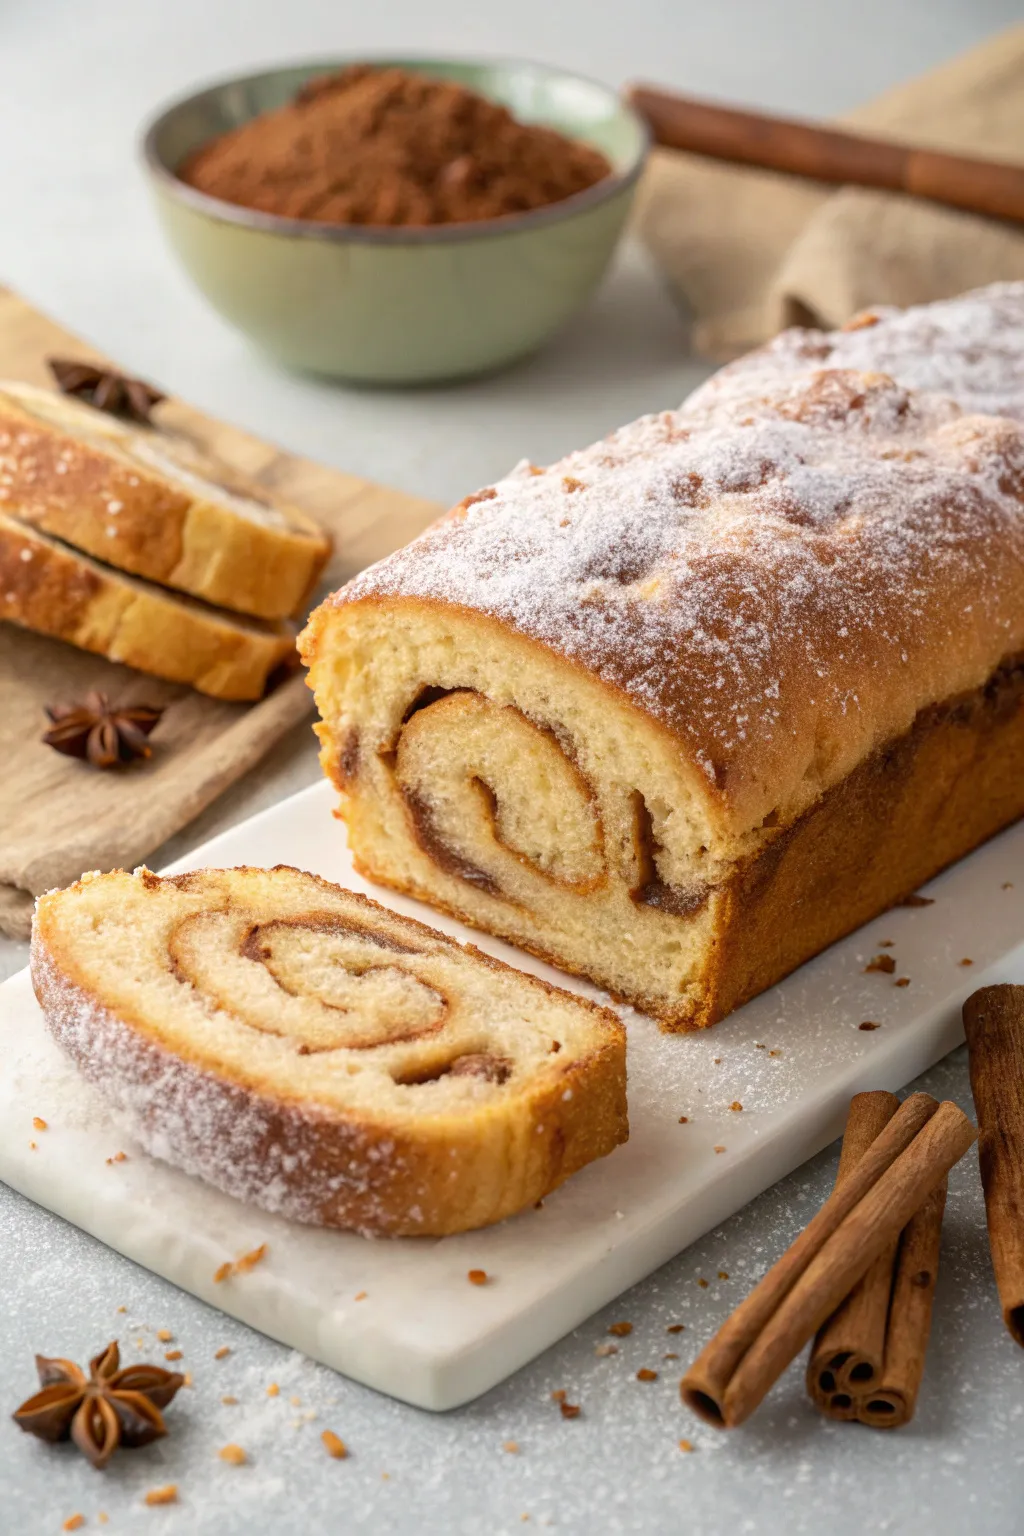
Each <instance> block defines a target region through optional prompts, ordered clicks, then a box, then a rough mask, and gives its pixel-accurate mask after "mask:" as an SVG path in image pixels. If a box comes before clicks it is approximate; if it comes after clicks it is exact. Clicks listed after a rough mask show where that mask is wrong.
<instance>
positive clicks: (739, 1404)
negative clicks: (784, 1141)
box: [680, 1093, 977, 1429]
mask: <svg viewBox="0 0 1024 1536" xmlns="http://www.w3.org/2000/svg"><path fill="white" fill-rule="evenodd" d="M976 1135H977V1132H976V1131H975V1129H974V1127H973V1125H971V1123H970V1121H969V1120H968V1119H967V1117H966V1115H964V1114H963V1113H962V1111H961V1110H959V1109H958V1108H957V1106H956V1105H955V1104H953V1103H950V1102H948V1101H947V1102H945V1103H943V1104H940V1105H936V1103H935V1100H934V1099H932V1098H930V1097H929V1096H928V1095H927V1094H923V1093H915V1094H912V1095H911V1097H910V1098H909V1099H907V1100H906V1101H905V1102H904V1103H903V1104H902V1105H901V1106H900V1108H899V1110H898V1111H897V1112H896V1114H894V1115H893V1117H892V1119H891V1120H890V1121H889V1123H888V1124H887V1125H886V1126H885V1127H884V1129H883V1130H882V1131H881V1133H880V1134H879V1135H878V1136H877V1137H876V1138H875V1140H874V1141H873V1142H872V1143H871V1145H870V1146H869V1148H868V1150H867V1151H866V1152H865V1154H864V1155H863V1157H861V1159H860V1161H859V1162H857V1163H856V1165H855V1166H854V1167H853V1168H852V1169H851V1171H850V1173H849V1175H848V1176H847V1177H846V1178H844V1179H843V1181H842V1183H841V1184H839V1185H838V1186H837V1187H836V1189H835V1190H834V1191H833V1192H832V1194H831V1195H830V1197H829V1199H828V1200H826V1202H825V1204H824V1205H823V1206H822V1208H821V1210H820V1211H819V1212H818V1213H817V1215H816V1216H814V1217H812V1219H811V1221H810V1222H809V1223H808V1225H807V1227H806V1228H805V1229H804V1231H803V1232H802V1233H801V1234H800V1236H799V1237H798V1238H797V1239H796V1242H795V1243H793V1245H792V1246H791V1247H790V1249H789V1250H788V1252H786V1253H785V1254H783V1256H782V1258H781V1259H780V1260H779V1261H778V1263H777V1264H775V1265H774V1267H773V1268H772V1269H770V1270H769V1271H768V1273H767V1275H765V1276H764V1278H763V1279H762V1280H761V1281H760V1282H759V1283H758V1284H757V1285H756V1286H755V1287H754V1289H753V1291H752V1292H751V1293H750V1295H749V1296H748V1297H747V1299H746V1301H744V1302H742V1303H741V1304H740V1306H739V1307H737V1309H736V1311H735V1312H734V1313H733V1314H732V1316H731V1317H729V1318H727V1319H726V1321H725V1323H724V1324H723V1326H722V1327H721V1328H720V1329H719V1331H718V1333H717V1334H716V1335H715V1337H714V1338H713V1339H712V1340H711V1342H710V1343H709V1344H708V1345H707V1346H706V1348H705V1349H704V1350H703V1352H702V1354H701V1355H700V1357H699V1358H698V1359H697V1360H696V1361H695V1363H694V1365H693V1366H691V1368H690V1370H689V1371H688V1372H687V1374H686V1376H684V1378H683V1380H682V1382H681V1384H680V1390H681V1393H682V1397H683V1401H684V1402H685V1403H686V1404H687V1406H688V1407H690V1408H692V1409H693V1411H694V1412H695V1413H697V1414H699V1415H700V1416H701V1417H702V1418H704V1419H706V1420H707V1422H708V1423H710V1424H714V1425H716V1426H717V1427H719V1428H728V1429H731V1428H733V1427H734V1426H735V1425H737V1424H742V1423H743V1421H744V1419H746V1418H747V1417H748V1416H749V1415H750V1414H751V1413H752V1412H753V1411H754V1409H755V1408H756V1407H757V1405H758V1403H760V1402H761V1400H762V1398H763V1397H764V1396H765V1394H766V1392H767V1391H768V1390H769V1388H770V1387H771V1386H772V1384H773V1383H774V1382H775V1381H776V1380H777V1379H778V1377H779V1376H780V1375H781V1374H782V1372H783V1371H784V1370H785V1369H786V1366H787V1365H789V1364H790V1362H791V1361H792V1360H793V1359H795V1357H796V1355H797V1354H798V1353H799V1352H800V1350H801V1349H802V1348H803V1346H804V1345H805V1344H806V1343H807V1342H808V1340H809V1339H810V1338H811V1337H812V1336H813V1334H814V1333H815V1331H816V1330H817V1329H818V1328H819V1327H820V1326H821V1324H822V1323H823V1322H824V1321H825V1319H826V1318H827V1317H829V1316H830V1315H831V1314H832V1313H833V1312H834V1311H835V1309H836V1307H837V1306H838V1305H839V1303H840V1302H841V1301H842V1300H843V1298H844V1297H845V1296H847V1295H849V1293H850V1291H851V1290H852V1289H853V1287H854V1286H855V1285H856V1284H857V1282H858V1281H859V1280H860V1279H861V1277H862V1276H863V1275H864V1274H865V1273H866V1271H867V1270H868V1269H869V1268H870V1266H871V1264H872V1263H873V1262H874V1260H875V1259H876V1258H878V1256H879V1255H880V1254H881V1253H883V1252H884V1251H885V1249H886V1248H887V1247H888V1246H889V1245H890V1244H891V1243H892V1241H893V1239H894V1238H895V1237H896V1236H897V1234H898V1233H899V1232H900V1231H901V1230H902V1229H903V1227H904V1226H906V1224H907V1222H908V1221H909V1220H910V1217H911V1216H912V1215H913V1214H914V1212H915V1211H916V1210H918V1209H919V1207H920V1206H921V1205H922V1204H923V1203H924V1201H925V1200H926V1198H927V1197H928V1195H930V1194H931V1192H932V1191H933V1190H934V1189H936V1188H937V1187H938V1185H939V1184H941V1182H942V1180H943V1179H944V1178H945V1176H946V1174H947V1173H948V1172H949V1169H950V1168H952V1166H953V1165H954V1163H956V1162H958V1161H959V1159H960V1158H961V1157H962V1156H963V1154H964V1153H965V1152H966V1151H967V1148H968V1147H969V1146H970V1145H971V1144H972V1142H973V1141H974V1140H975V1138H976Z"/></svg>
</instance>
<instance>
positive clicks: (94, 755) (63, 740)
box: [43, 689, 163, 768]
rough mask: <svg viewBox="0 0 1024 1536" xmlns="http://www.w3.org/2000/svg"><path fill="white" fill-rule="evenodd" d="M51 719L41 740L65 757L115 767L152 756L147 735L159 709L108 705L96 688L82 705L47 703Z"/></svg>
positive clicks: (158, 714)
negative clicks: (138, 758) (137, 758)
mask: <svg viewBox="0 0 1024 1536" xmlns="http://www.w3.org/2000/svg"><path fill="white" fill-rule="evenodd" d="M46 713H47V715H48V716H49V718H50V720H51V721H52V722H53V723H52V725H51V726H50V729H49V730H48V731H44V732H43V740H44V742H45V743H46V745H47V746H48V747H53V749H54V751H55V752H63V753H64V755H65V756H66V757H81V758H85V759H86V761H87V762H90V763H91V764H92V765H93V767H94V768H115V767H117V766H119V765H120V764H122V763H130V762H131V761H132V759H133V758H136V757H152V755H153V749H152V747H151V746H150V745H149V742H148V741H147V739H146V738H147V737H148V736H149V734H150V732H151V731H152V730H153V728H154V726H156V725H157V724H158V722H159V720H160V717H161V715H162V714H163V710H162V709H157V708H156V707H155V706H154V705H151V704H124V705H113V706H112V705H111V703H110V700H109V699H108V698H107V696H106V694H105V693H100V692H98V691H97V690H96V689H92V690H91V692H89V693H87V694H86V696H85V701H84V703H82V704H47V706H46Z"/></svg>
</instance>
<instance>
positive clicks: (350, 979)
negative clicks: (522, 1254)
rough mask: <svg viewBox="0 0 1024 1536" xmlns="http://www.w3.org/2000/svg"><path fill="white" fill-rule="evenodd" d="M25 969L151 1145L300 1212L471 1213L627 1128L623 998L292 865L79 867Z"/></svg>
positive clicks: (453, 1225) (334, 1222)
mask: <svg viewBox="0 0 1024 1536" xmlns="http://www.w3.org/2000/svg"><path fill="white" fill-rule="evenodd" d="M32 977H33V983H34V986H35V990H36V996H37V997H38V999H39V1002H40V1004H41V1006H42V1008H43V1011H44V1012H45V1014H46V1017H47V1022H48V1024H49V1028H50V1030H51V1032H52V1034H53V1035H54V1037H55V1038H56V1040H57V1041H58V1042H59V1044H60V1045H61V1046H62V1047H63V1048H64V1049H65V1050H66V1051H67V1052H68V1054H69V1055H70V1056H71V1057H72V1059H73V1060H74V1061H75V1063H76V1064H77V1066H78V1067H79V1068H80V1070H81V1071H82V1073H83V1075H84V1076H85V1077H86V1078H88V1079H89V1080H90V1081H91V1082H92V1083H94V1084H95V1086H96V1087H97V1088H98V1089H99V1090H100V1092H101V1093H102V1094H103V1095H104V1096H105V1097H106V1098H107V1099H108V1100H109V1101H110V1102H112V1103H114V1104H115V1105H116V1106H117V1107H118V1108H119V1109H120V1110H121V1111H122V1112H124V1113H125V1114H126V1115H127V1117H128V1119H129V1121H130V1124H131V1126H132V1129H133V1131H134V1133H135V1135H136V1136H137V1137H138V1138H139V1140H140V1141H141V1142H142V1143H143V1145H144V1146H145V1147H146V1148H147V1149H148V1150H149V1151H150V1152H152V1153H153V1154H154V1155H156V1156H158V1157H161V1158H163V1159H164V1160H165V1161H167V1162H170V1163H172V1164H174V1165H176V1166H178V1167H180V1168H183V1169H184V1170H185V1171H186V1172H188V1173H190V1174H194V1175H196V1176H198V1177H200V1178H202V1179H205V1180H207V1181H208V1182H209V1183H211V1184H214V1185H216V1186H217V1187H218V1188H220V1189H222V1190H225V1191H226V1192H227V1193H228V1194H231V1195H234V1196H236V1197H237V1198H238V1199H241V1200H247V1201H251V1202H253V1203H255V1204H258V1205H260V1206H262V1207H264V1208H265V1209H268V1210H272V1211H277V1212H280V1213H281V1214H282V1215H285V1216H288V1217H290V1218H292V1219H293V1220H297V1221H303V1222H311V1223H314V1224H317V1225H323V1226H333V1227H346V1228H353V1229H355V1230H357V1231H360V1232H363V1233H365V1234H388V1235H392V1236H403V1235H404V1236H409V1235H418V1236H430V1237H438V1236H443V1235H445V1234H448V1233H453V1232H461V1231H466V1230H469V1229H471V1228H475V1227H481V1226H485V1225H487V1224H489V1223H491V1222H495V1221H500V1220H502V1219H503V1218H504V1217H506V1216H510V1215H512V1214H513V1213H514V1212H516V1211H520V1210H524V1209H526V1208H528V1207H530V1206H531V1205H533V1204H534V1203H535V1202H536V1201H537V1200H539V1199H540V1198H541V1197H542V1196H543V1195H545V1194H547V1193H548V1192H549V1191H550V1190H552V1189H554V1188H555V1187H556V1186H557V1185H559V1184H560V1183H562V1181H563V1180H564V1179H566V1178H568V1177H569V1175H570V1174H572V1173H574V1172H576V1171H577V1170H578V1169H579V1168H582V1167H583V1166H584V1165H585V1164H586V1163H589V1162H591V1161H593V1159H595V1158H598V1157H602V1156H604V1155H605V1154H606V1153H608V1152H611V1151H612V1150H613V1148H614V1147H616V1146H617V1145H618V1144H619V1143H620V1142H622V1141H624V1140H625V1139H626V1135H627V1120H626V1057H625V1036H624V1031H623V1029H622V1026H621V1024H620V1023H619V1021H618V1019H617V1018H616V1016H615V1015H614V1014H613V1013H611V1012H609V1011H608V1010H607V1009H604V1008H599V1007H598V1006H597V1005H596V1004H594V1003H590V1002H587V1001H586V1000H584V999H582V998H579V997H576V996H573V995H571V994H570V993H567V992H562V991H559V990H558V989H556V988H554V987H550V986H548V985H547V984H546V983H545V982H542V981H538V980H536V979H535V978H534V977H531V976H526V975H523V974H522V973H521V972H519V971H516V970H513V969H511V967H509V966H506V965H502V964H500V963H499V962H498V961H496V960H492V959H490V958H489V957H488V956H486V955H483V954H481V953H480V951H478V950H476V949H474V948H472V947H464V946H462V945H460V944H457V943H456V942H455V941H454V940H453V939H449V938H447V937H445V936H444V935H442V934H440V933H436V932H434V930H433V929H430V928H427V927H425V926H424V925H423V924H422V923H417V922H413V921H412V920H410V919H408V918H403V917H399V916H398V915H397V914H395V913H394V912H390V911H388V909H387V908H385V907H381V906H378V904H377V903H376V902H373V901H369V900H368V899H367V898H366V897H363V896H358V895H355V894H353V893H352V892H351V891H345V890H342V889H341V888H340V887H339V886H335V885H330V884H328V883H327V882H326V881H324V880H321V879H318V878H317V877H316V876H314V875H309V874H305V873H303V872H301V871H299V870H295V869H289V868H286V867H282V866H278V867H277V868H275V869H269V870H268V869H246V868H241V869H228V870H218V869H205V870H197V871H194V872H192V873H188V874H184V875H175V876H172V877H171V878H169V879H161V878H160V877H158V876H157V875H154V874H151V873H150V872H149V871H148V870H146V869H139V870H136V871H135V873H134V874H132V875H129V874H126V873H124V872H123V871H120V870H118V871H114V872H113V873H111V874H106V875H98V874H95V875H85V876H83V878H82V879H81V880H80V881H78V882H77V883H76V884H74V885H72V886H69V887H68V888H67V889H66V890H63V891H51V892H50V893H49V894H48V895H46V896H42V897H40V899H39V901H38V903H37V907H36V915H35V922H34V926H33V939H32Z"/></svg>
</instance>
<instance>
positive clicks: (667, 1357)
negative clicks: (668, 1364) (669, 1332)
mask: <svg viewBox="0 0 1024 1536" xmlns="http://www.w3.org/2000/svg"><path fill="white" fill-rule="evenodd" d="M661 1358H662V1359H663V1360H678V1359H679V1356H678V1355H673V1354H671V1353H669V1354H667V1355H662V1357H661Z"/></svg>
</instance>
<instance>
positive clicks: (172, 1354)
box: [164, 1349, 181, 1360]
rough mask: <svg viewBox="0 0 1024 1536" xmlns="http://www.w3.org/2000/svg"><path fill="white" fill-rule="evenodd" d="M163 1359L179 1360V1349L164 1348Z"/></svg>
mask: <svg viewBox="0 0 1024 1536" xmlns="http://www.w3.org/2000/svg"><path fill="white" fill-rule="evenodd" d="M164 1359H165V1360H180V1359H181V1350H180V1349H165V1350H164Z"/></svg>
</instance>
